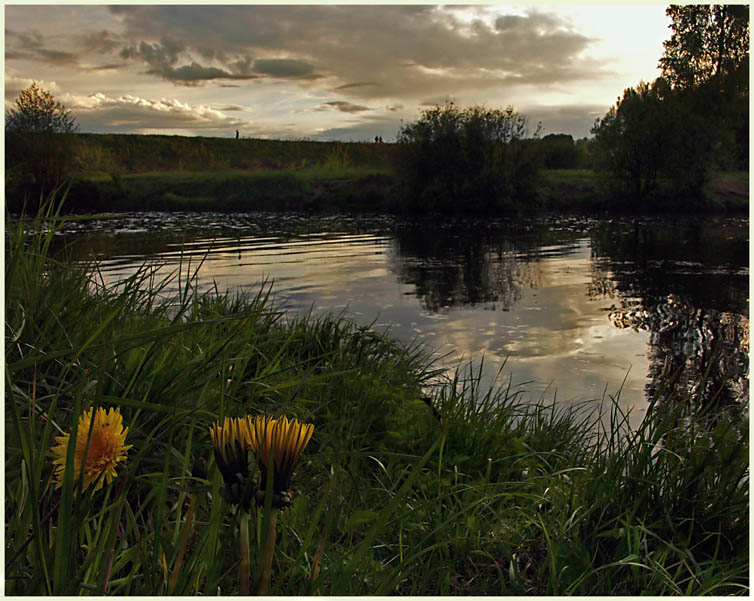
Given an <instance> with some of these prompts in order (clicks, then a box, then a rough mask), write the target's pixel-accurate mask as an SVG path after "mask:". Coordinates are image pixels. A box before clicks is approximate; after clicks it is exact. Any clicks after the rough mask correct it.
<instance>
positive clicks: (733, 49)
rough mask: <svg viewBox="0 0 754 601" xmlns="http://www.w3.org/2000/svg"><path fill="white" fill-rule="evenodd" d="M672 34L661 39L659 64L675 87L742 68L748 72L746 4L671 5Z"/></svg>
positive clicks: (688, 85) (668, 10)
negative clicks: (662, 47) (661, 48)
mask: <svg viewBox="0 0 754 601" xmlns="http://www.w3.org/2000/svg"><path fill="white" fill-rule="evenodd" d="M665 13H666V14H667V15H668V16H669V17H670V18H671V20H672V23H671V24H670V28H671V29H672V30H673V35H672V36H671V37H670V39H669V40H666V41H665V42H663V46H664V47H665V52H664V54H663V56H662V58H660V64H659V66H660V67H661V68H662V75H663V77H664V78H665V79H666V80H667V81H668V82H669V83H670V85H671V86H674V87H676V86H677V87H682V88H688V87H693V86H698V85H700V84H703V83H705V82H707V81H710V80H711V79H713V78H714V79H717V80H719V81H720V82H722V81H723V80H725V79H726V78H728V77H730V76H732V75H734V74H735V73H736V72H738V71H740V70H741V69H745V70H746V71H747V72H748V58H749V7H748V6H744V5H740V6H735V5H727V4H712V5H709V4H707V5H702V4H690V5H684V6H678V5H671V6H669V7H668V9H667V10H666V11H665Z"/></svg>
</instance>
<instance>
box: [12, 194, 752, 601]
mask: <svg viewBox="0 0 754 601" xmlns="http://www.w3.org/2000/svg"><path fill="white" fill-rule="evenodd" d="M50 206H52V205H50ZM55 217H56V214H55V211H54V209H53V208H50V209H49V210H48V211H47V212H46V213H45V214H41V215H39V216H38V217H37V219H36V220H35V221H33V222H32V223H30V224H27V227H26V228H24V225H23V224H21V223H20V222H17V223H13V222H11V221H10V220H8V224H9V229H8V235H7V237H6V272H5V277H6V281H5V291H6V293H5V298H6V307H5V309H6V346H5V356H6V381H5V390H6V410H5V411H6V428H5V446H6V464H5V466H6V467H5V474H6V481H5V485H6V486H5V495H6V496H5V506H6V537H5V541H6V569H5V574H6V585H5V592H6V594H29V595H35V594H87V593H90V592H91V593H99V594H104V593H106V594H116V595H134V594H139V595H150V594H164V593H169V594H178V595H197V594H213V595H214V594H217V593H218V592H219V593H221V594H235V593H238V592H239V590H241V588H240V587H241V581H240V579H239V578H238V577H237V576H236V575H237V574H238V573H239V570H238V568H239V563H240V562H241V561H242V560H243V559H244V558H243V552H242V551H239V546H238V544H237V542H238V540H239V535H241V534H242V533H243V531H244V525H240V524H239V520H238V519H235V517H234V516H233V515H232V514H231V512H230V511H228V509H229V508H228V506H227V501H225V500H224V499H223V496H222V494H221V491H222V489H223V486H224V484H223V479H222V476H221V475H220V473H219V472H218V470H216V469H214V465H215V464H216V459H215V458H214V457H213V455H212V453H211V452H209V451H210V449H211V448H212V445H211V442H210V436H209V427H210V425H211V424H212V423H214V422H215V421H216V420H220V421H221V423H222V422H223V420H224V419H225V417H229V418H231V417H238V416H245V415H247V414H249V413H252V414H255V413H263V414H268V415H279V414H281V413H285V414H287V415H290V416H295V417H296V418H298V419H299V420H303V421H306V422H310V423H313V424H314V425H315V430H314V433H313V435H312V437H311V441H310V442H309V444H308V446H307V451H306V454H305V455H304V456H303V457H302V459H301V461H300V463H299V464H298V466H297V468H296V471H297V473H298V475H297V476H296V479H295V485H296V486H298V487H300V489H301V494H300V495H297V496H296V497H295V498H294V499H293V500H292V506H291V507H290V509H288V510H286V511H285V512H281V513H280V515H279V517H278V521H277V524H276V526H277V528H276V530H277V532H276V534H277V540H276V554H275V557H274V559H273V561H272V564H271V569H272V570H273V573H274V574H275V577H274V578H273V579H272V580H271V582H270V589H269V592H270V593H271V594H327V595H336V594H337V595H340V594H343V595H349V594H350V595H355V594H368V593H369V594H372V593H378V594H391V593H401V594H415V595H425V594H426V595H438V594H502V595H506V594H509V595H513V594H539V595H544V594H558V595H560V594H581V595H587V594H605V595H607V594H638V593H639V592H645V591H646V592H650V593H654V594H720V595H722V594H746V593H747V592H748V586H749V583H748V566H749V560H748V530H749V527H748V478H749V473H748V469H749V466H748V427H747V424H746V422H737V421H734V420H733V419H732V418H730V419H728V418H721V419H718V420H717V421H716V422H715V421H713V420H710V421H708V422H705V421H700V420H690V419H686V416H685V414H684V411H685V409H683V408H682V405H681V404H679V403H673V402H672V399H667V398H658V399H656V401H655V403H654V406H653V407H652V408H651V409H650V410H649V411H648V412H647V417H646V418H645V419H644V421H643V422H642V424H641V426H639V427H638V428H636V429H633V430H631V429H630V428H629V427H628V420H627V417H626V416H625V415H622V414H621V413H620V411H619V409H618V405H617V403H616V404H614V406H613V407H612V409H609V410H608V412H609V414H608V416H607V417H606V418H605V419H602V420H601V419H600V416H599V415H598V414H597V413H596V412H595V413H594V414H592V415H591V416H588V417H583V415H584V414H583V413H582V414H578V413H575V412H573V411H571V410H568V409H560V408H558V407H557V406H556V405H554V404H552V405H547V404H546V403H544V402H541V403H538V404H534V405H530V404H528V403H526V402H525V401H524V400H523V399H522V398H521V395H520V394H519V393H517V392H516V391H514V390H511V388H510V387H506V386H505V385H504V384H503V385H499V386H497V385H496V386H494V387H493V388H492V389H489V390H488V389H487V388H482V386H481V379H480V376H479V373H477V372H474V371H470V368H469V370H468V371H465V370H464V369H463V368H460V367H459V369H458V370H457V371H456V372H455V373H451V374H449V375H447V376H441V375H440V373H439V372H438V370H437V369H435V367H433V365H432V362H431V358H430V354H429V352H428V351H426V350H425V349H421V348H417V347H413V348H407V347H405V346H403V345H401V344H399V343H397V342H396V341H394V340H391V339H389V338H388V337H386V336H383V335H381V334H378V333H375V332H374V331H372V330H371V329H369V328H358V327H356V326H355V325H353V324H351V323H350V322H348V321H345V320H343V319H340V318H337V317H332V316H330V317H323V318H319V319H313V318H311V317H310V316H307V317H304V318H298V319H286V317H285V316H283V315H281V314H280V313H279V312H277V311H276V310H275V308H274V306H273V305H272V304H271V300H270V295H269V289H268V288H263V289H261V290H260V293H259V294H258V295H257V296H255V297H240V296H233V295H230V294H220V293H218V291H216V290H214V291H211V292H209V293H206V294H198V293H196V292H195V291H193V289H192V287H191V284H190V281H191V278H190V275H189V276H187V277H186V281H185V282H181V284H182V285H181V286H180V290H181V292H180V293H179V294H178V295H177V296H175V297H172V298H167V297H166V290H167V289H168V287H167V285H166V284H165V282H164V280H161V281H154V273H155V272H154V271H153V270H151V269H150V268H149V267H144V268H143V269H142V270H141V271H140V272H139V273H137V274H135V275H134V276H132V277H131V278H129V279H128V280H127V281H125V282H123V283H122V284H121V285H120V286H118V287H115V288H112V289H108V288H105V287H103V286H102V285H101V282H98V281H97V278H96V269H93V268H92V267H89V268H84V267H81V266H75V265H71V264H69V263H68V262H66V260H65V255H64V254H53V253H52V251H51V250H50V248H51V242H52V239H53V236H54V233H53V231H52V229H51V228H50V227H47V226H46V225H45V223H46V224H47V225H50V224H53V223H54V222H55ZM28 226H30V227H28ZM31 230H33V231H35V232H37V233H36V234H27V233H26V232H27V231H31ZM150 280H152V281H151V282H150ZM422 397H423V398H424V400H422ZM100 406H107V407H113V408H117V409H118V410H119V412H120V414H121V415H122V417H123V426H124V429H125V428H126V427H127V428H128V444H130V445H133V448H132V449H130V450H129V452H128V460H127V461H126V462H125V463H123V464H119V465H122V467H119V469H118V477H117V478H116V479H114V480H113V482H112V484H110V485H106V486H103V487H102V488H101V489H99V490H94V488H95V487H89V488H86V489H82V490H81V494H80V495H79V496H76V497H74V492H75V490H74V482H73V472H71V477H70V478H71V480H70V485H69V486H67V485H66V483H65V482H64V483H63V486H62V487H61V489H60V490H58V489H56V488H55V470H54V464H53V462H52V458H51V456H50V448H51V447H52V446H53V442H54V438H55V437H56V436H60V435H62V434H63V433H65V432H69V431H70V430H71V428H72V426H73V425H74V424H78V423H79V420H80V419H81V417H82V416H83V415H84V413H85V412H86V411H88V410H89V409H90V408H92V407H100ZM262 517H263V516H262V515H259V517H258V518H257V519H255V520H253V519H249V521H248V523H247V524H246V525H245V531H246V533H247V534H248V541H247V547H248V548H249V560H248V563H249V565H250V566H251V567H250V569H251V571H252V574H251V575H250V577H251V578H254V579H255V580H256V579H257V577H258V576H259V570H258V569H257V567H256V566H257V565H258V560H259V559H260V558H261V557H262V556H263V552H264V544H265V532H266V529H265V525H264V523H263V522H262Z"/></svg>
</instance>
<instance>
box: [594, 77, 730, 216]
mask: <svg viewBox="0 0 754 601" xmlns="http://www.w3.org/2000/svg"><path fill="white" fill-rule="evenodd" d="M713 102H714V95H713V94H710V93H709V90H702V91H700V90H691V89H690V90H685V89H671V87H670V86H669V85H668V83H667V82H666V81H665V80H664V79H662V78H658V79H657V80H655V82H654V83H652V84H651V85H650V84H647V83H643V82H642V83H640V84H639V85H638V86H636V88H628V89H627V90H625V91H624V93H623V97H622V98H621V99H619V100H618V102H617V103H616V105H615V106H614V107H612V108H611V109H610V110H609V111H608V113H607V114H606V115H605V117H603V118H602V119H597V121H596V122H595V124H594V127H593V128H592V133H593V134H594V135H595V139H594V143H595V146H596V149H595V168H596V169H597V170H600V171H603V172H607V173H609V174H610V175H611V176H612V177H613V179H614V182H615V183H616V184H617V185H618V187H619V188H620V190H621V192H623V193H626V194H628V196H629V198H631V199H632V200H633V201H634V202H635V203H638V204H639V205H640V206H641V207H643V208H646V207H647V203H648V200H649V199H650V198H651V197H652V195H653V194H654V193H655V192H656V191H657V190H658V185H659V182H660V181H661V180H665V181H666V188H667V190H666V192H669V193H671V194H674V195H676V196H684V197H685V198H686V199H688V200H692V199H693V197H696V196H699V195H700V193H701V190H702V187H703V186H704V184H705V183H706V181H707V179H708V177H709V173H710V170H711V169H712V168H714V167H716V166H719V165H717V164H716V163H715V161H716V159H718V158H720V156H721V155H722V148H721V147H722V141H721V140H722V138H721V131H720V128H719V127H718V123H717V122H716V121H715V120H714V119H711V118H709V114H710V106H711V105H712V104H713ZM713 151H716V152H713Z"/></svg>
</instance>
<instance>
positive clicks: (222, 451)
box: [209, 417, 251, 486]
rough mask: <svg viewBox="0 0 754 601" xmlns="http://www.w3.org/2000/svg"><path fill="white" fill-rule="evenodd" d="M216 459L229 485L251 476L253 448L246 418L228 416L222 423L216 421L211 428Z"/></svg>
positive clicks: (239, 482) (241, 481)
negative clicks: (251, 450) (250, 464)
mask: <svg viewBox="0 0 754 601" xmlns="http://www.w3.org/2000/svg"><path fill="white" fill-rule="evenodd" d="M209 436H210V439H211V440H212V446H213V447H214V449H215V460H216V461H217V466H218V467H219V468H220V473H221V474H222V475H223V480H225V483H226V484H227V485H228V486H232V485H234V484H243V482H244V481H245V480H247V479H248V477H249V458H248V451H249V449H250V448H251V441H250V438H249V431H248V428H247V425H246V420H245V419H243V418H240V417H226V418H225V421H224V422H223V424H222V425H220V422H215V423H214V425H213V426H212V427H211V428H210V429H209Z"/></svg>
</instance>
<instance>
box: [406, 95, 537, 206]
mask: <svg viewBox="0 0 754 601" xmlns="http://www.w3.org/2000/svg"><path fill="white" fill-rule="evenodd" d="M539 130H540V128H539V127H537V130H536V131H535V133H534V134H533V136H532V138H537V137H538V136H539ZM527 134H528V126H527V120H526V118H525V117H523V116H522V115H519V114H518V113H516V112H515V111H514V110H513V107H511V106H509V107H508V108H506V109H505V110H493V109H485V108H483V107H480V106H474V107H470V108H466V109H462V108H460V107H457V106H455V105H454V104H453V103H449V104H446V105H444V106H437V107H435V108H432V109H428V110H425V111H424V112H423V113H422V116H421V118H420V119H419V120H418V121H416V122H414V123H409V124H408V125H405V126H403V127H402V128H401V130H400V132H399V133H398V152H397V153H396V158H397V168H398V172H399V174H400V175H401V179H402V181H403V183H404V185H405V187H406V189H407V192H408V195H409V196H408V198H409V203H410V206H411V207H413V208H415V209H418V210H425V211H426V210H430V211H431V210H438V211H488V210H492V209H496V208H501V207H510V206H512V205H513V203H515V202H516V201H520V200H522V199H524V198H526V197H528V196H531V195H532V193H533V187H534V186H533V184H534V179H535V176H536V174H537V171H538V168H539V165H538V158H537V152H536V150H537V149H536V147H535V146H534V145H533V144H531V143H530V142H531V141H532V140H531V139H527Z"/></svg>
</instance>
